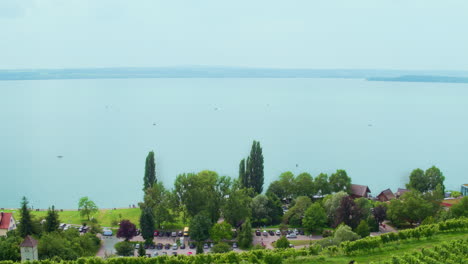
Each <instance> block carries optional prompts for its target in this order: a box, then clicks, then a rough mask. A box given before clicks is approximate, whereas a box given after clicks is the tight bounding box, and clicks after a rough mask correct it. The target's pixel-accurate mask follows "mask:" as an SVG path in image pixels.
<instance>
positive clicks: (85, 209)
mask: <svg viewBox="0 0 468 264" xmlns="http://www.w3.org/2000/svg"><path fill="white" fill-rule="evenodd" d="M78 210H79V211H80V215H81V217H85V216H86V217H87V218H88V220H89V219H90V218H89V217H90V216H91V215H93V214H95V213H97V212H98V207H97V206H96V204H95V203H94V202H93V201H91V200H90V199H89V198H88V197H87V196H85V197H81V198H80V201H79V202H78Z"/></svg>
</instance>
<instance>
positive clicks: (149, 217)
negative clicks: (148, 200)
mask: <svg viewBox="0 0 468 264" xmlns="http://www.w3.org/2000/svg"><path fill="white" fill-rule="evenodd" d="M140 227H141V236H142V237H143V238H144V239H145V244H147V245H149V244H151V243H153V235H154V233H153V232H154V227H155V223H154V216H153V210H152V208H151V207H142V208H141V215H140Z"/></svg>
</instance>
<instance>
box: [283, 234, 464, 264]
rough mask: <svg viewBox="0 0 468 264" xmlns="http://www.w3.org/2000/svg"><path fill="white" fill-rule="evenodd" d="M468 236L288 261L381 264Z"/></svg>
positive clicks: (446, 236)
mask: <svg viewBox="0 0 468 264" xmlns="http://www.w3.org/2000/svg"><path fill="white" fill-rule="evenodd" d="M467 235H468V233H467V232H451V233H444V234H439V235H436V236H434V237H433V238H431V239H421V240H409V241H406V242H394V243H389V244H387V245H385V246H383V247H382V248H381V249H378V250H376V251H374V252H366V253H362V254H357V255H353V256H345V255H341V254H339V255H336V256H329V255H326V254H324V253H323V252H322V253H321V255H319V256H314V257H310V256H308V257H298V258H296V259H294V260H293V259H291V260H288V261H286V262H285V263H288V264H299V263H300V264H303V263H306V264H312V263H331V264H333V263H336V264H338V263H340V264H342V263H349V262H350V261H351V260H354V261H356V262H357V263H359V264H363V263H369V262H374V263H379V261H388V260H391V257H392V255H396V256H397V255H403V254H404V253H410V252H413V251H420V250H421V249H422V248H430V247H434V246H435V245H437V244H440V243H442V242H445V241H449V240H453V239H461V238H466V237H467Z"/></svg>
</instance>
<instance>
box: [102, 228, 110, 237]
mask: <svg viewBox="0 0 468 264" xmlns="http://www.w3.org/2000/svg"><path fill="white" fill-rule="evenodd" d="M102 235H103V236H112V230H110V229H104V231H103V232H102Z"/></svg>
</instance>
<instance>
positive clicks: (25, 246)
mask: <svg viewBox="0 0 468 264" xmlns="http://www.w3.org/2000/svg"><path fill="white" fill-rule="evenodd" d="M20 250H21V261H22V262H25V261H33V260H38V259H39V257H38V254H37V241H36V240H35V239H34V238H32V237H30V236H27V237H26V238H25V239H24V240H23V242H22V243H21V245H20Z"/></svg>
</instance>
